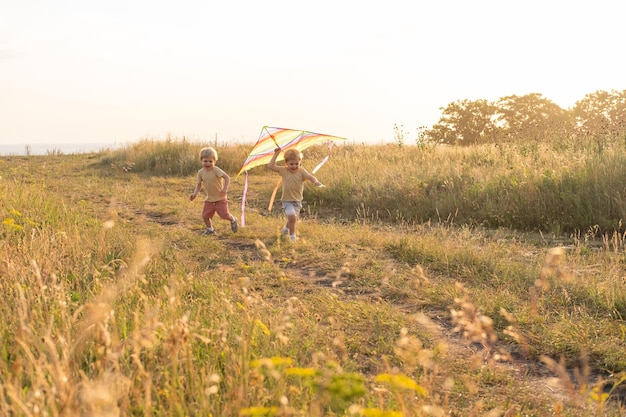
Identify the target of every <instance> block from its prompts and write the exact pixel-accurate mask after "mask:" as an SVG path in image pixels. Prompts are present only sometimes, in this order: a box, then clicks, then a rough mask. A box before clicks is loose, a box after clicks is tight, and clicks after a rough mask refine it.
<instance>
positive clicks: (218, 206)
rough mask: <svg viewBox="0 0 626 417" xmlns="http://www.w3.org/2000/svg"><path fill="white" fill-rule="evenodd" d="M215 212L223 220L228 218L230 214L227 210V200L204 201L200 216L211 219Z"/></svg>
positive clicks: (230, 216)
mask: <svg viewBox="0 0 626 417" xmlns="http://www.w3.org/2000/svg"><path fill="white" fill-rule="evenodd" d="M215 213H217V215H218V216H220V217H221V218H222V219H224V220H230V219H231V218H232V215H231V214H230V212H229V211H228V201H227V200H220V201H205V202H204V207H203V208H202V218H203V219H212V218H213V216H215Z"/></svg>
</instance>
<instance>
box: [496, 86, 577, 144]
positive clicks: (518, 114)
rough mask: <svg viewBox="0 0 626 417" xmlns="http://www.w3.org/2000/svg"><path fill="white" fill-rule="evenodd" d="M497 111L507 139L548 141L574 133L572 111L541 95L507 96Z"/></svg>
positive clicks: (499, 103)
mask: <svg viewBox="0 0 626 417" xmlns="http://www.w3.org/2000/svg"><path fill="white" fill-rule="evenodd" d="M497 108H498V121H497V123H498V126H499V127H500V128H501V132H500V133H501V135H502V138H505V139H509V140H510V139H514V138H524V139H536V140H537V139H539V140H546V139H549V138H551V137H553V136H555V135H559V136H562V135H567V134H568V133H569V132H570V131H571V126H572V124H571V121H570V116H569V113H568V111H566V110H563V109H562V108H561V107H559V106H558V105H557V104H555V103H553V102H552V101H551V100H548V99H547V98H544V97H542V95H541V94H538V93H531V94H527V95H524V96H516V95H512V96H507V97H503V98H501V99H500V100H498V103H497Z"/></svg>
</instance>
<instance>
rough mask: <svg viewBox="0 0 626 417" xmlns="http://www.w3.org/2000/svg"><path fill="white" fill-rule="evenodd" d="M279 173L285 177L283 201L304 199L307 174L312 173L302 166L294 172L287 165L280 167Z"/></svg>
mask: <svg viewBox="0 0 626 417" xmlns="http://www.w3.org/2000/svg"><path fill="white" fill-rule="evenodd" d="M278 168H279V169H278V173H279V174H280V176H281V177H283V195H282V197H281V199H280V200H281V201H298V202H300V201H302V200H303V199H304V195H303V194H304V181H305V176H308V175H310V174H309V173H308V172H307V171H306V170H305V169H304V168H302V167H300V168H299V169H298V170H297V171H295V172H293V171H291V170H290V169H289V168H287V167H278Z"/></svg>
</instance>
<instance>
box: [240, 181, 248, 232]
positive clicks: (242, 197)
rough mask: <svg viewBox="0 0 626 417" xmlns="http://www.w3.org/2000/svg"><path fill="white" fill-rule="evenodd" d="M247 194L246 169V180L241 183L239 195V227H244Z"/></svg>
mask: <svg viewBox="0 0 626 417" xmlns="http://www.w3.org/2000/svg"><path fill="white" fill-rule="evenodd" d="M247 194H248V171H246V180H245V181H244V183H243V193H242V195H241V227H246V213H245V211H246V195H247Z"/></svg>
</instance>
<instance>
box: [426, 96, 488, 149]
mask: <svg viewBox="0 0 626 417" xmlns="http://www.w3.org/2000/svg"><path fill="white" fill-rule="evenodd" d="M441 110H442V111H443V114H442V116H441V118H440V119H439V122H438V123H437V124H435V125H433V127H432V129H430V130H427V131H425V132H424V136H425V137H426V138H427V139H428V140H429V141H433V142H437V143H445V144H458V145H472V144H476V143H481V142H485V141H488V140H490V139H492V138H493V136H494V131H495V124H494V120H495V115H496V107H495V106H494V105H493V104H492V103H490V102H488V101H487V100H475V101H471V100H459V101H455V102H453V103H450V104H448V106H447V107H445V108H443V107H442V108H441Z"/></svg>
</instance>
